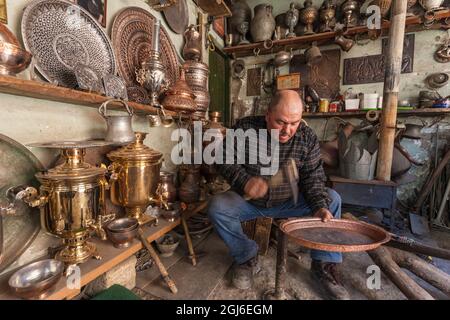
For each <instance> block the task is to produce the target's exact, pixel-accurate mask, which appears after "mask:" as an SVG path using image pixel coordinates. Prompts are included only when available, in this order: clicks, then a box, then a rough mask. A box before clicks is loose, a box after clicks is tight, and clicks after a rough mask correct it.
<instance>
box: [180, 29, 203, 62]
mask: <svg viewBox="0 0 450 320" xmlns="http://www.w3.org/2000/svg"><path fill="white" fill-rule="evenodd" d="M184 39H185V41H186V43H185V45H184V48H183V57H184V58H185V59H186V60H194V61H199V60H200V59H201V57H202V35H201V34H200V32H198V31H197V29H196V27H195V26H194V25H193V24H191V25H190V26H189V27H187V29H186V31H185V32H184Z"/></svg>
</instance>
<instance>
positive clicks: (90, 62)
mask: <svg viewBox="0 0 450 320" xmlns="http://www.w3.org/2000/svg"><path fill="white" fill-rule="evenodd" d="M75 9H76V11H75ZM21 28H22V38H23V42H24V44H25V48H26V49H27V50H28V51H30V52H31V53H32V54H33V60H35V64H36V69H37V70H38V71H39V73H40V74H42V76H44V78H45V79H46V80H47V81H49V82H53V83H57V84H58V85H61V86H65V87H69V88H74V87H75V86H76V85H77V79H76V77H75V74H74V68H75V66H77V65H78V64H84V65H87V66H88V67H90V68H91V69H92V70H94V71H95V72H97V73H98V74H99V75H100V76H103V75H105V74H106V73H112V74H114V73H116V60H115V57H114V53H113V49H112V46H111V42H110V40H109V38H108V36H107V35H106V33H105V32H104V31H103V28H102V26H101V25H100V24H99V23H98V22H97V21H96V20H95V19H94V18H93V17H92V16H91V15H90V13H89V12H87V11H86V10H85V9H83V8H82V7H79V6H74V4H73V3H71V2H68V1H61V0H40V1H31V2H30V3H29V4H27V6H26V7H25V10H24V12H23V16H22V23H21Z"/></svg>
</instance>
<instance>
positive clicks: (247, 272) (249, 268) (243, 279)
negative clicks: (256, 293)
mask: <svg viewBox="0 0 450 320" xmlns="http://www.w3.org/2000/svg"><path fill="white" fill-rule="evenodd" d="M259 271H261V267H260V265H259V263H258V259H257V257H255V258H252V259H250V260H248V261H247V262H244V263H242V264H234V266H233V269H232V278H231V282H232V283H233V286H235V287H236V288H238V289H242V290H247V289H250V288H251V287H252V286H253V276H254V275H256V274H257V273H258V272H259Z"/></svg>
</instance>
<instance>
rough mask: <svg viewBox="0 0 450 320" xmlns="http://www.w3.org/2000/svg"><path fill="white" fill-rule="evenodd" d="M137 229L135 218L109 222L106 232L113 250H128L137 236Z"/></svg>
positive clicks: (137, 223) (137, 224)
mask: <svg viewBox="0 0 450 320" xmlns="http://www.w3.org/2000/svg"><path fill="white" fill-rule="evenodd" d="M138 227H139V222H138V220H137V219H136V218H121V219H117V220H114V221H112V222H110V223H109V224H108V225H107V226H106V232H107V234H108V238H109V239H110V240H111V242H112V243H113V244H114V247H115V248H119V249H120V248H128V247H129V246H130V244H131V243H132V242H133V239H134V238H135V237H136V235H137V231H138Z"/></svg>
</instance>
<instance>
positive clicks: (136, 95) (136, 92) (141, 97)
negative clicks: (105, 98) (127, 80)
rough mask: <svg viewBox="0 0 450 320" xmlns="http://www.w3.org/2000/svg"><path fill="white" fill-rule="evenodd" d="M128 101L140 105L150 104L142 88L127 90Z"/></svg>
mask: <svg viewBox="0 0 450 320" xmlns="http://www.w3.org/2000/svg"><path fill="white" fill-rule="evenodd" d="M127 94H128V99H129V100H130V101H134V102H136V103H140V104H150V97H149V96H148V93H147V91H145V89H144V88H142V87H139V86H132V87H128V88H127Z"/></svg>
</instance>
